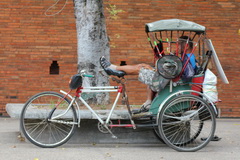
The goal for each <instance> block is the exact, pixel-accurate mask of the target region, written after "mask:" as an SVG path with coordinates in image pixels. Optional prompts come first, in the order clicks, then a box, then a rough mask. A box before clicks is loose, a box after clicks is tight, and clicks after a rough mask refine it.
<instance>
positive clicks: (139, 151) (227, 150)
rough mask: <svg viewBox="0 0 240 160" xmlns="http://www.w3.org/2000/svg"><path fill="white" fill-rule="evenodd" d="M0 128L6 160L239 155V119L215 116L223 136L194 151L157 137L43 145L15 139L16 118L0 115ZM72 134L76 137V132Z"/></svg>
mask: <svg viewBox="0 0 240 160" xmlns="http://www.w3.org/2000/svg"><path fill="white" fill-rule="evenodd" d="M0 128H1V130H0V152H1V154H0V159H8V160H22V159H38V160H66V159H72V160H79V159H89V160H96V159H104V160H123V159H131V160H146V159H149V158H150V159H151V160H159V159H161V160H186V159H191V160H213V159H217V160H226V159H231V160H239V157H240V152H239V150H240V138H239V137H240V119H217V129H216V135H217V136H219V137H221V138H222V139H221V140H220V141H216V142H215V141H212V142H210V143H209V144H208V145H207V146H206V147H204V148H203V149H201V150H200V151H197V152H193V153H191V152H190V153H188V152H177V151H174V150H173V149H171V148H169V147H168V146H167V145H165V144H162V143H160V141H156V142H157V144H153V143H147V142H146V143H144V144H116V143H115V144H103V143H102V144H83V143H80V141H78V142H73V139H75V138H74V137H72V139H71V140H70V143H68V144H65V145H63V146H61V147H58V148H53V149H43V148H39V147H37V146H34V145H33V144H31V143H30V142H22V141H20V140H19V139H18V137H17V136H18V134H19V120H17V119H12V118H3V117H2V118H0ZM82 129H83V126H82ZM79 130H81V128H80V129H79ZM93 134H95V133H93ZM93 134H92V135H93ZM101 134H102V133H101ZM103 135H104V134H103ZM74 136H76V138H79V137H77V136H78V135H77V134H75V135H74ZM94 136H95V135H94ZM108 139H109V140H112V139H111V138H110V137H109V138H108Z"/></svg>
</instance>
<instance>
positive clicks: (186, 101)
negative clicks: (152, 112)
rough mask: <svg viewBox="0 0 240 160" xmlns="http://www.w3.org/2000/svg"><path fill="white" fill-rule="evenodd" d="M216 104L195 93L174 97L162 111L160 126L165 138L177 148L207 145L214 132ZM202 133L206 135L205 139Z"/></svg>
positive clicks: (193, 148) (167, 142)
mask: <svg viewBox="0 0 240 160" xmlns="http://www.w3.org/2000/svg"><path fill="white" fill-rule="evenodd" d="M215 118H216V117H215V113H214V110H213V108H212V107H211V106H210V105H209V104H208V103H207V102H206V101H205V100H204V99H202V98H200V97H198V96H195V95H180V96H177V97H174V98H173V99H171V100H170V101H169V102H168V103H167V104H166V105H164V106H163V108H162V109H161V111H160V112H159V119H158V129H159V133H160V136H161V138H162V139H163V141H164V142H165V143H166V144H167V145H168V146H169V147H171V148H173V149H175V150H177V151H184V152H194V151H198V150H200V149H202V148H203V147H205V146H206V145H207V144H208V143H209V142H210V141H211V139H212V137H213V136H214V132H215V129H216V119H215ZM202 137H206V139H205V140H204V141H203V140H202Z"/></svg>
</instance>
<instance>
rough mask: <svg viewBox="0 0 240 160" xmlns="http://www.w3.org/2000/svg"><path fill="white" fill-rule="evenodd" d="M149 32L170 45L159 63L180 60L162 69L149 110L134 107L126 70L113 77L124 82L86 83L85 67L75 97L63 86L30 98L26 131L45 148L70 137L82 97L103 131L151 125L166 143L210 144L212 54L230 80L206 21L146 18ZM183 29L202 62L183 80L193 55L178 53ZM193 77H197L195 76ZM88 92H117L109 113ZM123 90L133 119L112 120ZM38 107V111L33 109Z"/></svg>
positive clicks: (192, 147) (154, 40) (73, 84)
mask: <svg viewBox="0 0 240 160" xmlns="http://www.w3.org/2000/svg"><path fill="white" fill-rule="evenodd" d="M146 33H147V36H148V41H149V43H150V45H151V46H152V48H155V49H156V47H157V45H158V42H161V43H163V44H164V45H165V46H166V49H165V51H164V54H165V55H163V54H162V53H160V52H159V56H160V58H159V60H158V61H157V63H156V68H158V69H159V70H161V69H162V70H164V65H165V64H166V63H167V64H168V63H169V61H171V62H173V63H174V64H176V63H175V62H177V66H176V65H175V67H177V68H178V69H177V70H178V72H177V73H176V72H174V75H173V73H171V74H170V77H167V76H166V74H167V73H164V71H163V72H161V73H159V74H160V75H161V74H163V75H162V76H163V77H164V76H165V77H164V78H165V79H168V83H167V85H166V86H165V87H164V88H162V89H161V91H160V93H159V94H158V95H157V96H156V97H155V98H154V100H153V102H152V104H151V107H150V110H149V111H148V112H145V113H141V112H140V113H137V114H134V113H133V111H132V109H131V106H130V105H129V103H128V97H127V94H126V88H125V79H124V75H121V76H119V77H118V78H116V77H114V78H113V79H114V80H115V81H117V82H118V83H119V84H121V85H119V86H97V87H83V86H82V83H83V80H84V79H85V78H87V77H93V76H92V75H89V74H86V73H85V72H84V71H81V72H80V73H79V74H76V75H74V76H73V77H72V78H71V81H70V85H69V86H70V89H71V90H76V92H75V96H74V97H72V96H71V95H70V94H69V93H70V92H68V93H66V92H64V91H61V93H56V92H42V93H39V94H36V95H34V96H33V97H31V98H30V99H29V100H28V101H27V102H26V104H25V106H24V107H23V110H22V113H21V119H20V126H21V130H22V132H23V133H24V135H25V137H26V138H27V139H28V140H29V141H30V142H32V143H33V144H35V145H37V146H39V147H45V148H52V147H57V146H60V145H62V144H64V143H66V142H67V141H68V140H69V139H70V138H71V136H72V135H73V133H74V130H75V129H76V127H77V126H79V127H80V121H81V117H80V115H81V114H80V113H81V110H80V106H79V103H78V101H76V100H77V99H78V100H80V101H81V102H82V104H84V105H85V106H86V107H87V108H88V109H89V110H90V111H91V112H92V114H93V115H94V116H95V117H96V118H97V119H98V121H99V123H98V129H99V131H101V132H103V133H110V134H111V135H112V137H113V138H116V136H115V135H114V133H112V131H111V129H112V128H114V127H132V128H133V129H137V128H140V127H152V128H153V129H154V130H155V132H156V134H157V135H158V136H159V138H160V139H161V140H162V141H163V142H164V143H166V144H167V145H168V146H170V147H171V148H173V149H175V150H177V151H197V150H199V149H201V148H203V147H205V146H206V145H207V144H208V143H209V142H210V141H211V139H212V138H213V136H214V133H215V128H216V117H217V114H218V113H217V108H216V103H215V101H213V100H212V99H211V97H209V96H208V95H207V94H205V93H204V92H203V91H202V89H201V88H202V83H203V77H204V75H205V72H206V70H207V66H208V62H209V61H210V59H211V57H212V59H213V62H214V64H215V65H216V69H217V71H218V73H219V75H220V78H221V79H222V80H223V82H224V83H228V80H227V78H226V76H225V74H224V72H223V69H222V67H221V65H220V62H219V60H218V58H217V55H216V52H215V50H214V47H213V45H212V43H211V40H210V39H208V38H207V36H206V29H205V27H204V26H202V25H199V24H196V23H194V22H190V21H185V20H179V19H168V20H160V21H156V22H152V23H148V24H146ZM181 35H187V36H188V37H191V39H192V43H193V44H194V47H193V50H192V54H195V55H196V59H197V61H198V66H199V67H198V71H197V72H196V75H194V77H193V78H192V81H190V82H184V81H182V80H181V74H182V73H183V71H184V69H185V68H186V65H187V64H188V63H189V59H188V60H187V61H186V62H185V64H183V63H182V59H181V58H179V57H180V55H178V54H177V52H174V51H175V50H178V43H179V37H181ZM187 41H188V40H187ZM187 44H188V43H186V45H187ZM157 49H158V48H157ZM179 61H180V62H179ZM167 66H168V65H167ZM161 67H162V68H161ZM179 68H180V69H179ZM158 72H160V71H158ZM199 77H200V78H199ZM193 79H196V80H197V81H193ZM209 85H211V84H209ZM213 85H214V84H213ZM85 92H116V93H117V96H116V99H115V101H114V103H113V106H112V108H111V110H110V111H109V114H108V116H107V117H106V118H102V117H100V116H99V115H98V113H97V112H96V111H94V110H93V109H92V108H91V107H90V106H89V105H88V103H87V102H86V101H85V100H84V99H83V98H82V97H81V94H82V93H85ZM120 95H122V97H123V99H124V100H125V103H126V106H127V110H128V114H129V123H128V124H113V123H112V121H111V116H112V113H113V111H114V109H115V106H116V104H117V101H118V99H119V97H120ZM33 112H35V113H38V114H32V113H33ZM136 119H137V120H139V119H140V120H141V121H145V123H143V124H137V123H136V121H135V120H136Z"/></svg>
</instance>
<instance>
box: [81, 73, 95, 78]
mask: <svg viewBox="0 0 240 160" xmlns="http://www.w3.org/2000/svg"><path fill="white" fill-rule="evenodd" d="M83 77H90V78H92V77H94V75H91V74H84V75H83Z"/></svg>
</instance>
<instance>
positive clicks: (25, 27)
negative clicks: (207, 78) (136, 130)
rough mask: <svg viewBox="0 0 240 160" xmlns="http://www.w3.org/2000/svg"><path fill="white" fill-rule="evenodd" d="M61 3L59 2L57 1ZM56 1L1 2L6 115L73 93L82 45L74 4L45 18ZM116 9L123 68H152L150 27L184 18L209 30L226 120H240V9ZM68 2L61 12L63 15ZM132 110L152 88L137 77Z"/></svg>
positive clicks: (0, 98) (155, 0)
mask: <svg viewBox="0 0 240 160" xmlns="http://www.w3.org/2000/svg"><path fill="white" fill-rule="evenodd" d="M54 2H55V1H54ZM54 2H53V1H48V0H39V1H26V0H18V1H16V0H8V1H7V0H3V1H1V2H0V6H1V9H0V63H1V65H0V113H2V114H3V115H5V114H6V113H5V105H6V103H23V102H25V101H26V100H27V99H28V98H29V97H30V96H31V95H33V94H35V93H37V92H40V91H46V90H53V91H58V90H59V88H61V89H64V90H67V89H68V79H69V77H70V76H71V75H72V74H75V73H76V71H77V64H76V63H77V45H76V44H77V40H76V29H75V18H74V13H73V12H74V11H73V4H72V1H68V3H67V5H66V7H65V8H64V10H63V11H62V12H61V13H60V14H57V15H56V16H45V15H44V12H45V11H46V10H47V9H48V8H49V6H51V5H52V4H53V3H54ZM109 4H114V5H116V7H117V8H116V9H121V10H123V11H124V12H122V13H119V14H118V17H117V19H116V20H114V19H112V18H110V17H111V16H110V15H109V13H108V11H107V10H105V11H106V13H105V15H106V17H108V18H107V29H108V34H109V36H110V39H111V61H112V62H114V63H117V64H120V62H121V61H126V63H127V64H137V63H149V64H151V63H152V61H153V59H152V57H151V48H150V46H149V43H148V42H147V38H146V34H145V28H144V26H145V23H149V22H153V21H157V20H160V19H170V18H179V19H184V20H189V21H193V22H196V23H199V24H201V25H204V26H206V27H207V34H208V37H210V38H211V39H212V41H213V44H214V46H215V49H216V52H217V53H218V56H219V59H220V61H221V62H222V66H223V68H224V70H225V72H226V74H227V76H228V79H229V82H230V84H229V85H225V84H223V83H222V82H221V81H219V83H218V90H219V98H220V99H221V100H222V101H223V102H221V103H219V105H218V106H219V108H221V115H222V116H224V117H240V107H239V104H238V99H239V96H238V93H239V90H240V86H239V83H238V82H239V71H240V70H239V65H240V64H239V60H240V58H239V54H238V52H239V50H240V46H239V42H240V39H239V38H240V35H239V33H238V31H239V29H240V26H239V24H240V18H239V15H240V10H239V7H240V4H239V2H236V1H227V0H218V1H216V0H209V1H199V0H191V1H190V0H185V1H182V0H175V1H172V0H169V1H159V0H151V1H144V0H131V1H126V0H108V1H105V2H104V5H105V7H108V8H109ZM63 5H64V1H61V2H60V4H59V5H58V6H57V7H55V8H54V9H55V10H53V11H50V12H48V14H51V13H54V11H57V10H59V9H61V7H62V6H63ZM53 61H57V63H58V65H59V67H60V70H59V75H50V74H49V67H50V66H51V64H52V62H53ZM127 78H128V83H127V85H128V88H127V89H128V93H129V97H130V103H131V104H141V103H143V102H144V100H145V97H146V92H145V89H146V86H145V85H143V84H141V83H140V82H138V81H137V76H128V77H127Z"/></svg>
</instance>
